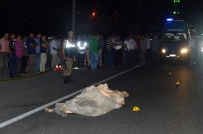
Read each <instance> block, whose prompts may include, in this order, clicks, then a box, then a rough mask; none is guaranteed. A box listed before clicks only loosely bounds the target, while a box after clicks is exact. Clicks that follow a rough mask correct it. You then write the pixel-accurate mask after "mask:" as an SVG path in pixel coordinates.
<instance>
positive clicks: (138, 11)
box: [137, 0, 150, 34]
mask: <svg viewBox="0 0 203 134" xmlns="http://www.w3.org/2000/svg"><path fill="white" fill-rule="evenodd" d="M147 1H150V0H142V1H140V2H138V3H137V33H138V34H139V32H140V7H141V6H142V5H143V4H144V3H146V2H147Z"/></svg>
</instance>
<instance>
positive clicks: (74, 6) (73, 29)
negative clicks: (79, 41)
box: [72, 0, 76, 39]
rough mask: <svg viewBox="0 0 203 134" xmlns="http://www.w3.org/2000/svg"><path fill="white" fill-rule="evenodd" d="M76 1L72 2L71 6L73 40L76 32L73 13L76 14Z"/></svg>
mask: <svg viewBox="0 0 203 134" xmlns="http://www.w3.org/2000/svg"><path fill="white" fill-rule="evenodd" d="M75 9H76V0H73V5H72V31H73V38H74V39H75V35H76V33H75V32H76V30H75V22H76V21H75V13H76V10H75Z"/></svg>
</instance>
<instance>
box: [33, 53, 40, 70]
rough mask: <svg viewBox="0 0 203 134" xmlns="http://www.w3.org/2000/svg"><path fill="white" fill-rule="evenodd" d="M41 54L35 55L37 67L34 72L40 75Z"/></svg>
mask: <svg viewBox="0 0 203 134" xmlns="http://www.w3.org/2000/svg"><path fill="white" fill-rule="evenodd" d="M40 55H41V54H40V53H37V54H36V55H35V67H34V72H35V73H38V72H39V68H40Z"/></svg>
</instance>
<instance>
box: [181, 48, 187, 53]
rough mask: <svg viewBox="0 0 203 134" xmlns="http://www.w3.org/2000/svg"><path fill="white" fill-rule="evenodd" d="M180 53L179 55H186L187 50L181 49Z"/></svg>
mask: <svg viewBox="0 0 203 134" xmlns="http://www.w3.org/2000/svg"><path fill="white" fill-rule="evenodd" d="M180 53H181V54H187V53H188V49H187V48H182V49H181V50H180Z"/></svg>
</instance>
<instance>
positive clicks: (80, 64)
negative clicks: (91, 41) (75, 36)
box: [77, 53, 85, 67]
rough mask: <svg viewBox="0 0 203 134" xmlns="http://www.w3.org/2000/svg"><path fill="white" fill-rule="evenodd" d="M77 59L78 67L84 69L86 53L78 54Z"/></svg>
mask: <svg viewBox="0 0 203 134" xmlns="http://www.w3.org/2000/svg"><path fill="white" fill-rule="evenodd" d="M77 58H78V59H77V62H78V67H84V63H85V53H78V55H77Z"/></svg>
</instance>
